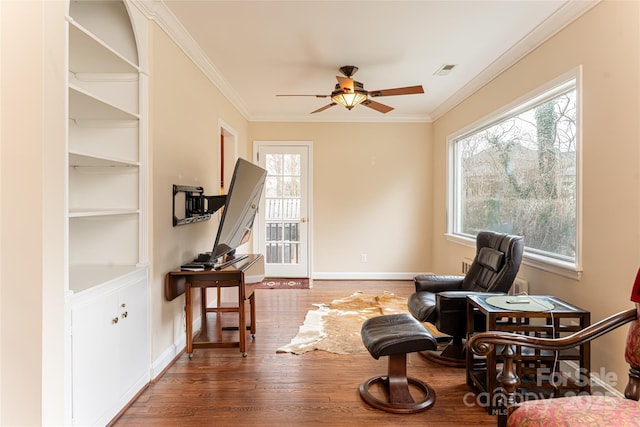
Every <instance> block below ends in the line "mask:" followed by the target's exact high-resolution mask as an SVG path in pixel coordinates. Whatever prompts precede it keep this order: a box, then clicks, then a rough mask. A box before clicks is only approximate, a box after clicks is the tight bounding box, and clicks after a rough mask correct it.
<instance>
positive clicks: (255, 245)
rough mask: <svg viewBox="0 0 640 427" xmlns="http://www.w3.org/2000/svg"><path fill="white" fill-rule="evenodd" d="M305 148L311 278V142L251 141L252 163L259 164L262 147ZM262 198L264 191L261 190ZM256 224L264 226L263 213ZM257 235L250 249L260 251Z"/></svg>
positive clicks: (308, 257)
mask: <svg viewBox="0 0 640 427" xmlns="http://www.w3.org/2000/svg"><path fill="white" fill-rule="evenodd" d="M295 146H297V147H305V148H306V149H307V156H308V158H307V216H306V218H307V227H308V228H307V242H306V246H305V249H306V251H307V276H308V277H309V278H310V279H312V278H313V251H312V248H313V228H314V227H313V141H309V140H299V141H282V140H254V141H253V162H254V163H255V164H259V161H258V153H259V152H260V149H261V148H263V147H295ZM263 197H264V190H263ZM258 215H259V219H258V224H264V213H263V212H258ZM257 234H258V233H252V238H251V242H252V247H253V248H255V250H260V249H261V248H260V247H259V241H258V235H257Z"/></svg>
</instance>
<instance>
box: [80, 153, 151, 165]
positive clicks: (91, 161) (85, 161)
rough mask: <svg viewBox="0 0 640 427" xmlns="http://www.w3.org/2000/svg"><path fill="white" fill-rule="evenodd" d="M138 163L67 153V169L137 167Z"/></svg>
mask: <svg viewBox="0 0 640 427" xmlns="http://www.w3.org/2000/svg"><path fill="white" fill-rule="evenodd" d="M139 165H140V164H139V163H138V162H131V161H128V160H124V159H116V158H113V157H108V156H96V155H93V154H87V153H80V152H71V151H70V152H69V167H127V168H131V167H138V166H139Z"/></svg>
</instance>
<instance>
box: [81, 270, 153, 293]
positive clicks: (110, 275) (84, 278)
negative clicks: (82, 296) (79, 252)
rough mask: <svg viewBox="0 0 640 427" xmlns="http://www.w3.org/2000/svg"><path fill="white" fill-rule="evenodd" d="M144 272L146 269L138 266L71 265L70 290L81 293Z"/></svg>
mask: <svg viewBox="0 0 640 427" xmlns="http://www.w3.org/2000/svg"><path fill="white" fill-rule="evenodd" d="M143 270H144V267H139V266H136V265H71V266H69V288H70V290H71V291H73V292H74V293H79V292H83V291H86V290H88V289H91V288H94V287H97V286H100V285H105V284H109V283H110V282H112V281H114V280H117V279H120V278H122V277H124V276H126V275H128V274H131V273H134V272H136V271H143Z"/></svg>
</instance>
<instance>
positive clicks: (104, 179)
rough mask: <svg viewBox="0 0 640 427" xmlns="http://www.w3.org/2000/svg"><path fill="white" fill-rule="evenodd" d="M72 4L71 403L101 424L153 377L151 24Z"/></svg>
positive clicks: (81, 418) (138, 16)
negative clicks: (148, 54) (149, 175)
mask: <svg viewBox="0 0 640 427" xmlns="http://www.w3.org/2000/svg"><path fill="white" fill-rule="evenodd" d="M68 5H69V13H68V15H67V22H68V35H69V37H68V40H69V45H68V75H67V90H68V117H67V119H68V120H67V122H68V127H67V130H68V139H67V153H68V156H67V163H68V174H67V203H68V212H67V220H68V224H67V230H68V240H67V241H68V245H67V254H68V277H69V283H68V291H69V299H68V313H69V318H70V319H69V320H70V321H69V326H68V327H69V337H70V339H69V346H68V354H69V358H68V367H69V368H68V371H70V372H68V377H67V378H68V381H69V384H70V387H69V390H70V393H71V395H70V396H68V401H70V402H71V405H70V406H71V408H70V417H71V422H72V423H73V424H74V425H82V426H85V425H104V424H107V423H108V422H109V421H111V420H112V419H113V418H114V417H115V416H116V415H117V414H118V412H119V411H120V410H121V409H122V408H123V407H124V406H125V405H126V404H127V403H128V402H129V401H130V400H131V399H132V398H133V397H134V396H135V395H136V394H137V393H138V392H139V391H140V390H141V389H142V388H143V387H144V386H145V385H146V384H147V383H148V382H149V380H150V378H149V373H150V345H149V342H150V338H149V337H150V333H149V328H150V326H149V278H148V276H149V272H148V271H149V268H148V255H147V249H146V248H147V243H146V240H147V237H146V233H145V231H144V230H145V229H146V228H147V224H146V220H145V218H146V216H147V215H146V214H147V212H146V202H145V200H146V197H147V196H146V193H147V186H148V183H147V178H146V174H147V172H146V171H147V165H146V163H147V160H146V158H147V157H146V156H147V154H146V152H147V143H146V135H147V131H146V129H147V126H148V125H147V122H148V121H147V117H146V110H147V107H146V106H147V99H146V98H147V87H148V77H147V75H146V72H145V70H144V66H143V65H142V64H145V63H146V61H145V56H146V38H147V20H146V18H145V17H144V16H143V15H142V13H141V12H140V11H139V10H138V9H137V8H136V6H135V5H134V4H133V3H130V2H129V1H128V0H124V1H122V0H70V1H69V3H68Z"/></svg>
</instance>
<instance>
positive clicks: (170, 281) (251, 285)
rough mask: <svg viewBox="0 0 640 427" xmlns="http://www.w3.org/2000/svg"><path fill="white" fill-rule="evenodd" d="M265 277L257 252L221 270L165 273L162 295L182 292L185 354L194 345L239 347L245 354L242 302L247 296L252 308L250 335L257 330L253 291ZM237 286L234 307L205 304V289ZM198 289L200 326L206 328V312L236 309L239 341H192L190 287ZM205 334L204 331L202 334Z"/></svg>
mask: <svg viewBox="0 0 640 427" xmlns="http://www.w3.org/2000/svg"><path fill="white" fill-rule="evenodd" d="M262 279H264V258H263V256H262V255H260V254H252V255H249V256H248V257H247V258H245V259H243V260H241V261H238V262H237V263H236V264H233V265H231V266H229V267H226V268H224V269H221V270H213V269H207V270H204V271H181V270H177V271H171V272H169V273H167V275H166V276H165V297H166V298H167V299H168V300H173V299H175V298H177V297H178V296H179V295H182V294H183V293H184V296H185V311H186V323H187V324H186V335H187V350H186V351H187V354H188V355H189V358H191V356H192V354H193V349H194V348H220V347H240V353H242V356H243V357H245V356H246V355H247V351H246V329H247V326H246V325H247V323H246V322H247V321H246V313H245V308H244V305H245V301H246V300H247V299H248V300H249V304H250V307H251V310H250V321H251V323H250V326H249V330H250V332H251V335H252V336H254V337H255V333H256V307H255V295H254V290H255V289H256V287H257V286H258V285H259V284H260V283H261V282H262ZM225 287H237V288H238V306H237V307H221V306H220V304H217V306H216V307H207V296H206V295H207V288H218V289H220V288H225ZM193 288H200V301H201V307H200V310H201V314H200V315H201V318H202V328H203V330H206V327H207V313H212V312H213V313H221V312H238V341H236V342H193V307H192V301H191V300H192V289H193ZM218 295H219V294H218ZM203 335H204V334H203Z"/></svg>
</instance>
